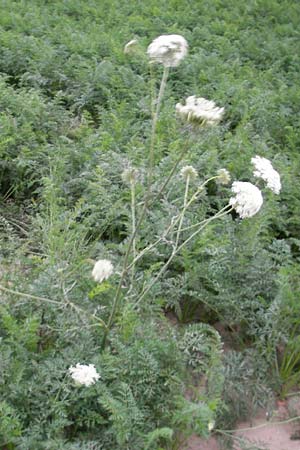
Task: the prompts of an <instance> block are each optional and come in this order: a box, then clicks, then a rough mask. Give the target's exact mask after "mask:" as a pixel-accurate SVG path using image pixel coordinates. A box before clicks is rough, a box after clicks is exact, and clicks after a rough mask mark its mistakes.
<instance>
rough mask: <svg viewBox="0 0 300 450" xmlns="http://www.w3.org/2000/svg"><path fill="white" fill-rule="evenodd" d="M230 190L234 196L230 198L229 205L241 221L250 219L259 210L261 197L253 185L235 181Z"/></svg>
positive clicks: (261, 201) (261, 202)
mask: <svg viewBox="0 0 300 450" xmlns="http://www.w3.org/2000/svg"><path fill="white" fill-rule="evenodd" d="M231 190H232V192H234V193H235V194H236V196H235V197H231V198H230V200H229V204H230V205H232V206H233V208H234V209H235V210H236V212H237V213H238V214H239V216H240V217H241V218H242V219H244V218H247V217H252V216H254V214H256V213H257V212H258V211H259V210H260V208H261V206H262V204H263V197H262V195H261V192H260V190H259V189H258V188H257V187H256V186H254V184H252V183H249V182H247V181H245V182H244V181H235V182H234V183H233V184H232V187H231Z"/></svg>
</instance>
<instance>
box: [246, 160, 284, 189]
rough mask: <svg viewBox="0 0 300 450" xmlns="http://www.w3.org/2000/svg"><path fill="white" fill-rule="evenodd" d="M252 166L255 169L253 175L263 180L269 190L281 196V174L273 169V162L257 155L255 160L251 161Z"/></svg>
mask: <svg viewBox="0 0 300 450" xmlns="http://www.w3.org/2000/svg"><path fill="white" fill-rule="evenodd" d="M251 162H252V164H253V165H254V167H255V169H256V170H254V172H253V175H254V176H255V177H258V178H262V179H263V180H264V181H265V182H266V183H267V186H268V188H270V189H271V191H273V192H275V194H279V192H280V190H281V182H280V175H279V173H278V172H277V171H276V170H275V169H273V166H272V164H271V161H269V160H268V159H267V158H263V157H262V156H258V155H256V156H255V158H252V159H251Z"/></svg>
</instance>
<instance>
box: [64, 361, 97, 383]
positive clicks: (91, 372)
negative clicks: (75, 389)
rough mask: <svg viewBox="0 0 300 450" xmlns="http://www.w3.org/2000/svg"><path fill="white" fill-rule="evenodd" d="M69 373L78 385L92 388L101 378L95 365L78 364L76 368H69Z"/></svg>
mask: <svg viewBox="0 0 300 450" xmlns="http://www.w3.org/2000/svg"><path fill="white" fill-rule="evenodd" d="M69 373H70V375H71V377H72V378H73V380H74V381H75V382H76V383H78V384H82V385H84V386H91V385H92V384H94V383H96V381H97V380H99V378H100V375H99V373H97V370H96V368H95V366H94V364H89V365H85V364H79V363H77V364H76V366H75V367H73V366H71V367H69Z"/></svg>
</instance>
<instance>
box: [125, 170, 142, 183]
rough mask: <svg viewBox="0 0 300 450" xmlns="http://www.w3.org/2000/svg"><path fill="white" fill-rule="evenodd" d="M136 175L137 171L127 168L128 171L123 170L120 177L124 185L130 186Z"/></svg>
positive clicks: (135, 179)
mask: <svg viewBox="0 0 300 450" xmlns="http://www.w3.org/2000/svg"><path fill="white" fill-rule="evenodd" d="M138 175H139V173H138V170H137V169H135V168H134V167H129V168H128V169H124V170H123V172H122V175H121V177H122V180H123V182H124V183H126V184H132V183H135V182H136V181H137V178H138Z"/></svg>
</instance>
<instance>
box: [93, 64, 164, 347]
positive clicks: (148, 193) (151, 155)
mask: <svg viewBox="0 0 300 450" xmlns="http://www.w3.org/2000/svg"><path fill="white" fill-rule="evenodd" d="M168 74H169V68H168V67H165V68H164V73H163V76H162V80H161V84H160V89H159V94H158V98H157V102H156V109H155V112H154V115H153V119H152V130H151V138H150V153H149V169H148V182H147V191H146V195H145V201H144V205H143V209H142V211H141V215H140V217H139V220H138V221H137V224H136V227H135V230H134V232H132V233H131V236H130V239H129V243H128V247H127V250H126V253H125V257H124V264H123V269H122V273H121V277H120V281H119V284H118V287H117V291H116V294H115V297H114V300H113V304H112V309H111V312H110V316H109V319H108V322H107V325H106V330H105V331H104V335H103V340H102V346H101V347H102V350H104V348H105V346H106V341H107V336H108V334H109V331H110V329H111V327H112V325H113V321H114V318H115V314H116V311H117V308H118V304H119V300H120V297H121V290H122V286H123V283H124V280H125V277H126V275H127V272H128V260H129V255H130V253H131V249H132V245H133V243H134V240H135V237H136V234H137V232H138V230H139V227H140V225H141V223H142V221H143V219H144V217H145V215H146V211H147V208H148V205H149V201H150V196H151V185H152V178H153V164H154V146H155V137H156V127H157V121H158V116H159V111H160V105H161V101H162V98H163V94H164V91H165V87H166V83H167V78H168Z"/></svg>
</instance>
